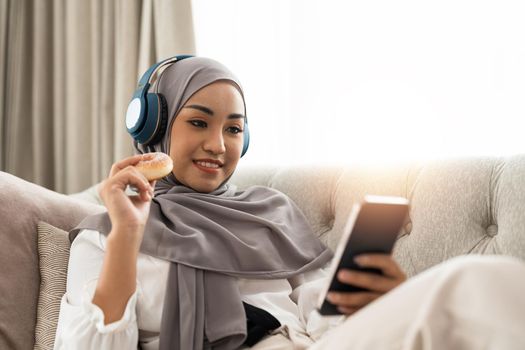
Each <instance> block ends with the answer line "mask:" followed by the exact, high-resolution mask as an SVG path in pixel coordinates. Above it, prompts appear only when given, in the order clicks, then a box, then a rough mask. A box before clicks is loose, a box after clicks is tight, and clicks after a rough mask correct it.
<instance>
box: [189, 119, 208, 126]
mask: <svg viewBox="0 0 525 350" xmlns="http://www.w3.org/2000/svg"><path fill="white" fill-rule="evenodd" d="M189 123H190V124H191V125H193V126H196V127H197V128H205V127H206V126H208V124H206V122H203V121H202V120H190V121H189Z"/></svg>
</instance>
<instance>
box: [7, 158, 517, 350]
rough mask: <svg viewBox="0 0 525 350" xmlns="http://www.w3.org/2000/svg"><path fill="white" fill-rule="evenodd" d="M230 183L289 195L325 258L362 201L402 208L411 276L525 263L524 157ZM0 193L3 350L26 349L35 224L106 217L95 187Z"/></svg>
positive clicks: (32, 317) (398, 251)
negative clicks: (462, 261)
mask: <svg viewBox="0 0 525 350" xmlns="http://www.w3.org/2000/svg"><path fill="white" fill-rule="evenodd" d="M231 182H232V183H235V184H236V185H238V186H239V187H240V188H245V187H247V186H250V185H265V186H269V187H273V188H275V189H277V190H280V191H282V192H284V193H286V194H287V195H288V196H289V197H290V198H292V199H293V200H294V201H295V202H296V203H297V205H298V206H299V207H300V208H301V209H302V210H303V212H304V213H305V215H306V217H307V218H308V220H309V222H310V224H311V225H312V227H313V229H314V231H315V232H316V234H317V235H318V236H319V237H320V239H321V240H322V241H323V242H325V243H326V244H327V245H328V246H329V247H330V248H332V249H334V248H335V247H336V245H337V243H338V240H339V237H340V235H341V233H342V229H343V227H344V225H345V223H346V220H347V217H348V214H349V213H350V210H351V208H352V206H353V204H354V203H357V202H359V201H360V200H361V199H362V198H363V196H364V195H366V194H377V195H395V196H403V197H407V198H409V200H410V202H411V209H410V215H409V221H408V223H407V224H406V225H405V227H404V228H403V229H402V231H401V233H400V236H399V239H398V241H397V243H396V246H395V249H394V257H395V258H396V260H397V261H398V262H399V264H400V265H401V266H402V268H403V269H404V270H405V272H406V273H407V275H409V276H413V275H415V274H418V273H419V272H421V271H423V270H426V269H428V268H429V267H431V266H434V265H436V264H438V263H440V262H442V261H444V260H447V259H449V258H451V257H454V256H458V255H463V254H504V255H510V256H516V257H519V258H521V259H524V258H525V155H517V156H512V157H506V158H497V157H476V158H474V157H470V158H461V159H448V160H439V161H438V160H435V161H429V162H425V163H406V164H398V165H388V166H372V165H362V164H361V165H357V164H356V165H351V166H350V165H348V166H344V167H307V166H304V167H286V168H284V167H259V168H242V167H241V168H240V169H239V170H238V171H237V172H236V174H235V175H234V177H233V178H232V180H231ZM0 193H1V194H2V199H3V205H2V206H1V207H0V219H1V222H2V225H0V250H1V251H0V266H1V267H2V268H1V270H0V293H1V295H2V298H0V310H1V317H0V348H1V349H31V348H32V347H33V345H34V342H35V336H34V335H35V322H36V315H37V302H38V297H39V289H40V272H39V255H38V247H37V236H38V235H37V223H38V222H39V221H44V222H47V223H49V224H51V225H53V226H55V227H58V228H61V229H63V230H65V231H67V230H69V229H71V228H72V227H74V226H75V225H76V224H77V223H78V222H80V220H81V219H82V218H83V217H85V216H86V215H89V214H92V213H97V212H100V211H102V210H104V207H103V206H101V205H100V203H98V204H97V201H98V198H97V196H96V190H95V188H94V187H93V188H90V189H88V190H86V191H85V192H83V193H79V194H75V195H71V196H66V195H62V194H58V193H55V192H53V191H49V190H47V189H44V188H42V187H40V186H37V185H35V184H32V183H29V182H26V181H24V180H21V179H19V178H17V177H15V176H12V175H10V174H7V173H3V172H0ZM52 257H53V254H50V255H49V256H46V257H45V258H46V259H52ZM44 336H46V335H45V334H44Z"/></svg>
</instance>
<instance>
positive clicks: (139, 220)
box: [99, 154, 155, 245]
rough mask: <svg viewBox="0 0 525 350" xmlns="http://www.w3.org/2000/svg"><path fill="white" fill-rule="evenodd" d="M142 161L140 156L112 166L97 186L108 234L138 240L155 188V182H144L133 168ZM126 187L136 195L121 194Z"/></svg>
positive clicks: (144, 179) (141, 176)
mask: <svg viewBox="0 0 525 350" xmlns="http://www.w3.org/2000/svg"><path fill="white" fill-rule="evenodd" d="M142 158H143V155H142V154H138V155H134V156H131V157H128V158H125V159H123V160H120V161H118V162H116V163H114V164H113V165H112V167H111V170H110V173H109V176H108V178H107V179H105V180H104V181H103V182H102V183H101V184H100V186H99V194H100V197H101V198H102V201H103V202H104V205H105V206H106V208H107V210H108V214H109V217H110V219H111V225H112V231H119V232H130V234H135V235H137V234H138V235H139V236H140V237H137V238H139V240H140V241H142V234H143V231H144V226H145V225H146V221H147V219H148V215H149V209H150V204H151V199H152V197H153V188H154V187H155V181H151V182H148V180H147V179H146V178H145V177H144V175H142V174H141V173H140V172H139V171H138V170H137V169H136V168H135V167H134V165H136V164H137V163H138V162H139V161H140V160H142ZM128 185H129V186H133V187H135V188H136V189H137V192H138V193H139V194H138V195H136V196H128V195H127V194H126V193H125V190H126V187H127V186H128ZM129 238H130V237H128V239H129ZM138 243H139V245H140V242H138Z"/></svg>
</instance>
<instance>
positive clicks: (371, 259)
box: [328, 254, 406, 316]
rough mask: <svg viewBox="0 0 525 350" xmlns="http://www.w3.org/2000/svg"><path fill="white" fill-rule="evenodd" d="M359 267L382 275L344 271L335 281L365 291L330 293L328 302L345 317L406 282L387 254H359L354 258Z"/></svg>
mask: <svg viewBox="0 0 525 350" xmlns="http://www.w3.org/2000/svg"><path fill="white" fill-rule="evenodd" d="M355 262H356V263H357V264H358V265H359V266H361V267H370V268H376V269H379V270H381V271H382V272H383V275H378V274H374V273H367V272H361V271H357V270H349V269H344V270H340V271H339V273H338V274H337V279H338V280H339V281H340V282H342V283H345V284H350V285H352V286H355V287H361V288H364V289H367V290H366V291H362V292H330V293H328V300H329V301H330V302H331V303H332V304H334V305H336V306H337V308H338V310H339V311H340V312H342V313H343V314H345V315H347V316H348V315H351V314H353V313H354V312H356V311H357V310H359V309H361V308H362V307H364V306H366V305H367V304H368V303H370V302H372V301H374V300H375V299H377V298H379V297H380V296H381V295H383V294H385V293H387V292H389V291H390V290H392V289H394V288H395V287H397V286H398V285H400V284H401V283H403V282H404V281H405V280H406V275H405V273H404V272H403V271H402V270H401V268H400V267H399V265H398V264H397V263H396V262H395V260H394V259H393V258H392V256H391V255H388V254H361V255H359V256H357V257H356V258H355Z"/></svg>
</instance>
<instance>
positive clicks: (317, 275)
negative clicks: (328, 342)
mask: <svg viewBox="0 0 525 350" xmlns="http://www.w3.org/2000/svg"><path fill="white" fill-rule="evenodd" d="M328 278H329V274H328V272H327V269H317V270H313V271H309V272H306V273H303V274H301V275H298V276H296V277H294V278H293V279H290V284H291V285H292V288H293V291H292V294H291V295H290V298H291V299H292V300H293V301H294V302H295V303H296V304H297V307H298V309H299V315H300V318H301V322H302V323H303V325H304V327H305V329H306V333H308V335H309V336H310V338H312V339H313V340H314V341H315V340H318V339H319V338H321V336H322V335H323V334H324V333H325V332H327V331H328V330H329V329H332V328H334V327H335V326H337V325H338V324H340V323H341V322H342V321H344V319H345V317H344V316H335V317H334V316H330V317H325V316H321V314H319V312H317V302H318V299H319V295H320V293H321V290H322V289H323V287H324V286H325V283H328Z"/></svg>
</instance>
